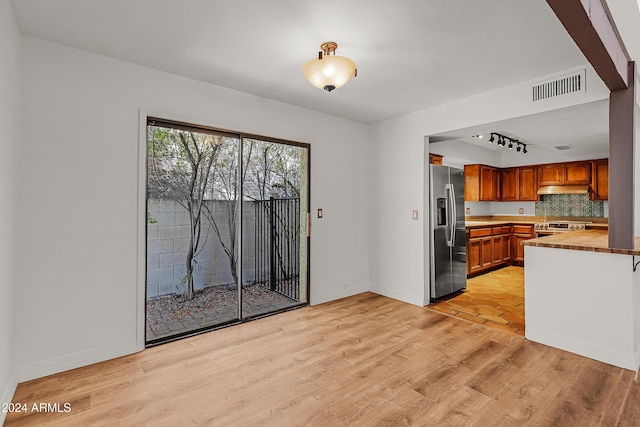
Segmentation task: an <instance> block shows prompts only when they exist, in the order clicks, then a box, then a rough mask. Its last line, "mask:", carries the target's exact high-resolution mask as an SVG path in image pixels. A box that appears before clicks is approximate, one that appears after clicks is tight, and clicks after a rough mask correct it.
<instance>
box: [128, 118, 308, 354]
mask: <svg viewBox="0 0 640 427" xmlns="http://www.w3.org/2000/svg"><path fill="white" fill-rule="evenodd" d="M161 116H162V115H151V114H147V113H146V112H145V111H144V110H142V109H140V110H139V129H138V131H139V132H138V145H139V147H138V223H137V237H138V239H137V240H138V245H137V294H136V317H137V325H136V347H137V348H138V350H140V351H141V350H143V349H144V348H146V347H150V346H153V345H156V344H160V343H165V342H169V341H173V340H176V339H181V338H185V337H187V336H192V335H198V334H201V333H204V332H208V331H211V330H215V329H219V328H224V327H227V326H231V325H236V324H239V323H243V322H247V321H250V320H254V319H258V318H261V317H266V316H270V315H273V314H277V313H281V312H284V311H289V310H293V309H296V308H299V307H302V306H306V305H309V301H310V297H311V273H310V270H311V245H310V236H311V229H310V228H311V221H310V217H311V145H310V144H308V143H304V142H298V141H290V140H286V139H281V138H273V137H268V136H264V135H257V134H253V133H245V132H238V131H230V130H227V129H221V128H216V127H212V126H207V125H199V124H193V123H188V122H183V121H179V120H171V119H162V118H160V117H161ZM151 121H154V122H155V125H160V126H162V125H167V126H168V127H173V128H176V129H180V130H185V131H194V132H199V133H211V134H215V135H221V136H228V137H232V138H238V139H239V146H238V177H237V180H238V181H237V182H238V190H239V192H238V193H239V200H238V203H237V205H236V209H238V211H237V212H238V215H239V221H238V223H237V225H236V236H237V237H236V238H237V239H239V242H238V243H237V248H238V249H237V252H238V253H237V257H238V259H237V261H236V263H237V264H236V265H237V271H239V277H238V286H237V289H236V291H237V292H238V320H237V321H230V322H225V323H222V324H220V325H214V326H211V327H206V328H201V329H196V330H193V331H189V332H184V333H180V334H177V335H175V336H172V337H168V338H167V339H164V340H162V341H160V342H158V343H151V344H147V342H146V302H147V220H146V218H147V176H148V171H147V149H148V148H147V147H148V145H147V144H148V141H147V126H148V124H149V122H151ZM245 139H255V140H259V141H265V142H271V143H276V144H283V145H289V146H294V147H300V148H304V149H306V157H307V158H306V165H307V168H306V174H307V176H306V183H307V185H306V193H307V201H306V202H307V203H306V206H302V205H301V206H300V207H301V209H305V212H306V217H307V224H306V229H307V233H306V236H304V237H305V238H306V260H307V262H306V264H307V265H306V268H305V270H306V271H305V276H306V302H303V303H298V304H294V305H291V306H289V307H286V308H284V309H280V310H276V311H273V312H268V313H263V314H258V315H255V316H246V317H243V315H242V303H243V298H242V294H243V292H242V283H243V278H244V273H243V269H242V258H243V256H242V255H243V243H242V239H243V234H242V232H243V228H242V223H243V219H244V208H243V205H244V203H243V197H244V192H243V184H244V182H243V179H242V177H243V172H244V140H245ZM302 237H303V236H301V238H302Z"/></svg>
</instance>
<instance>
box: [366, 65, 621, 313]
mask: <svg viewBox="0 0 640 427" xmlns="http://www.w3.org/2000/svg"><path fill="white" fill-rule="evenodd" d="M585 67H586V68H587V81H589V82H592V83H591V84H590V86H589V91H588V92H587V93H586V94H575V95H576V96H572V95H567V96H565V97H558V98H556V99H554V100H550V102H548V103H544V104H535V105H534V104H533V103H531V102H529V98H528V90H529V82H524V83H522V84H517V85H512V86H507V87H504V88H501V89H499V90H495V91H492V92H488V93H483V94H479V95H476V96H472V97H469V98H465V99H462V100H459V101H456V102H451V103H448V104H443V105H440V106H437V107H433V108H429V109H425V110H420V111H417V112H415V113H412V114H408V115H405V116H402V117H398V118H395V119H390V120H387V121H384V122H380V123H378V124H376V125H373V126H372V128H373V135H374V137H373V140H372V144H371V149H370V151H369V156H370V160H369V161H370V164H371V175H370V181H371V185H372V193H371V205H370V211H371V222H370V239H371V250H370V254H371V257H370V265H371V270H370V280H371V290H372V291H374V292H378V293H380V294H383V295H387V296H390V297H394V298H398V299H400V300H403V301H406V302H410V303H413V304H417V305H424V304H426V303H427V302H428V301H429V292H428V288H429V286H428V277H429V275H428V274H426V272H427V271H428V270H427V269H428V262H426V261H425V260H428V259H429V258H428V257H429V253H428V243H429V242H428V241H426V237H425V227H424V225H425V224H427V223H428V220H427V221H425V218H424V215H421V216H420V220H419V221H412V220H411V210H412V209H420V210H421V211H422V212H428V206H427V204H428V197H427V196H428V182H427V179H428V177H427V176H426V175H425V173H424V171H425V164H426V163H425V160H424V159H425V155H426V154H428V151H429V148H428V147H427V145H428V143H426V142H425V136H428V135H434V134H439V133H442V132H446V131H451V130H456V129H462V128H466V127H470V126H476V125H481V124H485V123H491V122H495V121H498V120H505V119H509V118H515V117H520V116H527V115H530V114H535V113H539V112H542V111H544V110H551V109H555V108H563V107H568V106H571V105H577V104H581V103H584V102H591V101H596V100H600V99H604V98H607V97H608V96H609V92H608V91H607V89H606V88H605V86H604V85H603V84H602V83H601V82H600V80H599V78H598V77H597V75H596V74H595V73H594V71H593V69H592V68H591V67H590V66H588V65H585ZM561 71H562V70H558V72H561ZM542 77H543V76H541V78H542ZM425 266H426V267H425Z"/></svg>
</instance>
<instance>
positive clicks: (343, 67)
mask: <svg viewBox="0 0 640 427" xmlns="http://www.w3.org/2000/svg"><path fill="white" fill-rule="evenodd" d="M330 43H331V42H328V43H323V44H322V45H321V46H320V47H321V48H322V49H323V52H324V53H323V54H321V56H322V59H320V58H316V59H312V60H311V61H309V62H307V63H306V64H304V67H302V73H303V74H304V76H305V77H306V78H307V80H308V81H309V83H311V84H312V85H314V86H315V87H317V88H319V89H324V90H326V91H328V92H331V91H332V90H334V89H338V88H340V87H342V86H344V85H345V84H346V83H347V82H348V81H349V80H351V77H353V76H355V74H356V64H355V63H354V62H353V61H352V60H350V59H349V58H346V57H344V56H338V55H335V48H337V46H338V45H337V44H335V43H331V44H330ZM331 52H333V54H331Z"/></svg>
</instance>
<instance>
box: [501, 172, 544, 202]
mask: <svg viewBox="0 0 640 427" xmlns="http://www.w3.org/2000/svg"><path fill="white" fill-rule="evenodd" d="M536 176H537V174H536V167H535V166H521V167H517V168H507V169H502V198H501V200H502V201H504V202H515V201H523V200H524V201H536V200H538V182H537V181H536Z"/></svg>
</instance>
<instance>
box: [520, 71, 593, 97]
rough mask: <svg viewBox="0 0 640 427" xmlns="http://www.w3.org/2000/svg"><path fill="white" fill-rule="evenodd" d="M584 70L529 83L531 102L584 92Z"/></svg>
mask: <svg viewBox="0 0 640 427" xmlns="http://www.w3.org/2000/svg"><path fill="white" fill-rule="evenodd" d="M585 79H586V70H579V71H575V72H573V73H570V74H565V75H562V76H559V77H554V78H553V79H549V80H543V81H541V82H536V83H533V84H532V85H531V99H532V101H533V102H535V101H542V100H544V99H548V98H555V97H556V96H560V95H566V94H569V93H574V92H583V93H585V92H586V84H585V83H586V81H585Z"/></svg>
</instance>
